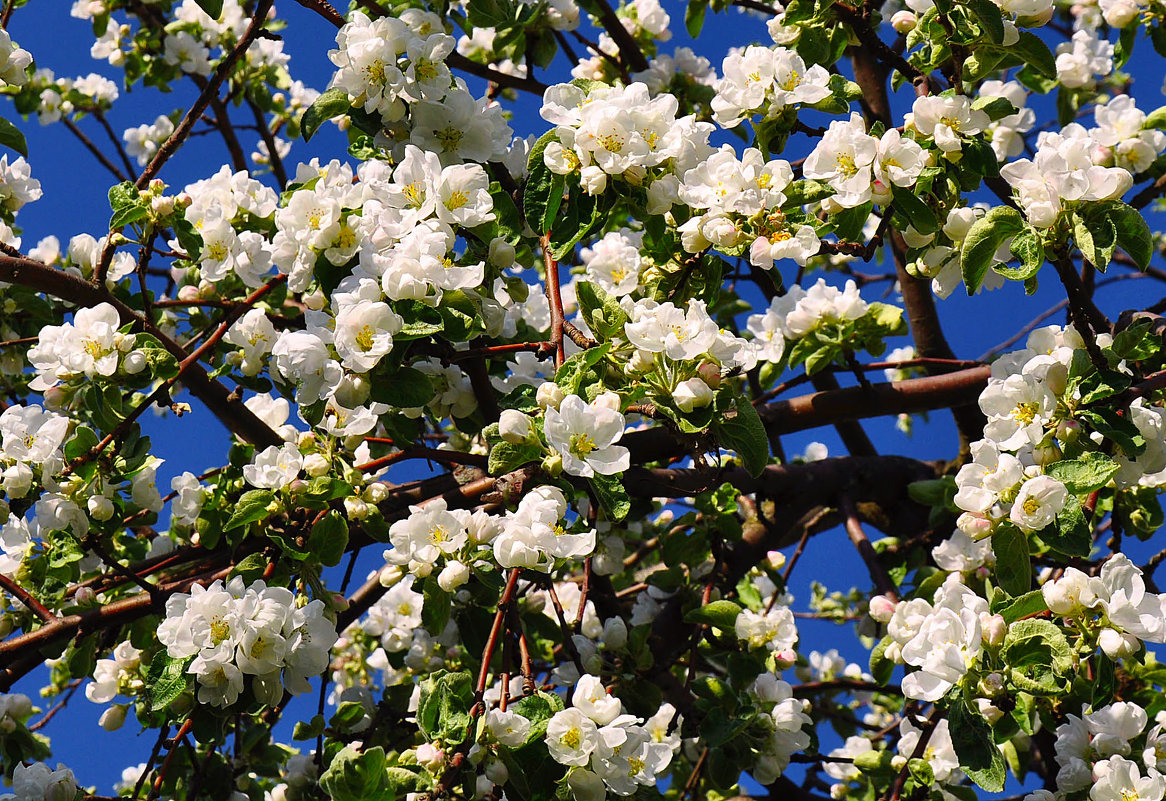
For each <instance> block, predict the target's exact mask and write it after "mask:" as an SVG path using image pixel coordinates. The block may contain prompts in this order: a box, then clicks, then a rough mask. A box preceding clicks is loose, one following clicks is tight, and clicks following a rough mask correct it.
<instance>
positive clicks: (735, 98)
mask: <svg viewBox="0 0 1166 801" xmlns="http://www.w3.org/2000/svg"><path fill="white" fill-rule="evenodd" d="M721 71H722V72H723V73H724V76H725V77H724V78H722V79H721V80H719V81H718V82H717V85H716V89H717V93H716V95H715V96H714V97H713V99H712V109H713V119H715V120H716V121H717V122H718V123H719V124H720V125H722V126H724V127H725V128H736V127H737V126H738V125H740V124H741V121H742V120H744V119H746V118H747V117H752V116H753V115H754V114H757V113H762V112H763V113H764V114H765V116H766V117H768V118H773V117H776V116H777V115H778V113H779V112H780V111H781V110H782V109H784V108H785V107H786V106H792V105H795V104H802V105H807V106H810V105H813V104H814V103H817V102H819V101H821V100H825V99H826V98H827V97H830V86H829V83H830V73H829V72H827V71H826V68H825V67H823V66H821V65H820V64H814V65H813V66H811V67H809V68H807V67H806V62H805V61H803V60H802V57H801V56H799V55H798V54H797V53H796V52H794V51H793V50H789V49H787V48H784V47H775V48H769V47H758V46H756V45H754V46H750V47H746V48H745V49H744V50H741V51H739V52H735V53H731V54H729V55H728V56H726V57H725V60H724V63H723V64H722V65H721Z"/></svg>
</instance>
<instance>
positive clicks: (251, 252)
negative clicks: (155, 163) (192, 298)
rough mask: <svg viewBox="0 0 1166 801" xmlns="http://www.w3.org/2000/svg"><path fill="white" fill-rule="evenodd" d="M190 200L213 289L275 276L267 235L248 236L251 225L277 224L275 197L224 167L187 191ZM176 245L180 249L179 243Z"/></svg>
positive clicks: (204, 271) (202, 271) (190, 218)
mask: <svg viewBox="0 0 1166 801" xmlns="http://www.w3.org/2000/svg"><path fill="white" fill-rule="evenodd" d="M162 124H163V123H162V122H161V120H159V121H158V122H157V123H155V125H162ZM184 194H185V195H186V196H187V197H189V198H190V201H191V202H190V205H189V206H187V207H186V210H185V211H184V212H183V216H184V217H185V219H186V221H187V222H189V223H190V224H191V225H193V226H194V228H195V230H196V231H198V233H199V235H200V236H201V237H202V251H201V252H200V254H199V257H198V267H199V275H200V276H201V278H202V280H203V282H206V284H207V285H213V284H217V283H219V282H220V281H223V280H226V279H227V278H229V277H232V276H234V277H237V278H238V279H239V280H240V281H242V282H243V284H245V285H246V286H250V287H257V286H259V285H260V284H262V283H263V276H264V275H265V274H266V273H267V272H269V271H270V270H271V262H272V246H271V244H270V243H268V242H267V241H266V239H265V237H264V236H263V235H262V234H261V233H259V232H257V231H252V230H247V225H246V223H247V222H248V221H249V220H252V219H253V220H268V219H270V218H271V215H273V214H274V213H275V210H276V207H277V206H278V205H279V198H278V197H277V196H276V194H275V191H274V190H273V189H271V188H270V187H267V186H264V185H263V184H262V183H261V182H259V181H257V180H255V179H254V178H252V177H251V176H250V175H249V174H248V173H247V172H246V171H239V172H236V173H232V172H231V170H230V168H228V167H226V166H224V167H222V168H221V169H220V170H219V171H218V172H217V173H215V174H214V175H213V176H211V177H210V178H206V179H204V180H201V181H196V182H195V183H193V184H191V185H189V186H187V187H186V189H185V190H184ZM171 244H172V246H174V247H176V248H178V249H180V247H179V245H178V243H177V242H174V243H171ZM200 289H210V286H200Z"/></svg>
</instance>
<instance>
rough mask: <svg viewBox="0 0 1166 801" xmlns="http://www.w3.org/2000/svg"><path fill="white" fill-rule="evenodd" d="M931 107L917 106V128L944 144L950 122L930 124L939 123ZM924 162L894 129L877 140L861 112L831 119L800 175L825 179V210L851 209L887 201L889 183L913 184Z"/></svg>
mask: <svg viewBox="0 0 1166 801" xmlns="http://www.w3.org/2000/svg"><path fill="white" fill-rule="evenodd" d="M920 99H923V98H920ZM964 100H966V98H964ZM918 105H919V104H918V101H916V106H918ZM934 111H935V110H934V109H931V108H930V107H928V108H927V110H926V111H924V110H923V109H922V108H916V110H915V115H916V118H915V126H916V129H917V130H919V131H920V133H924V134H926V135H928V136H931V135H934V134H935V133H936V131H937V130H938V131H940V132H941V133H940V138H941V140H943V141H945V142H946V141H948V140H949V139H950V138H952V137H954V134H950V135H947V136H945V134H944V133H943V132H944V131H945V130H948V129H950V126H946V128H944V127H941V128H939V129H936V128H935V127H934V124H931V123H933V122H934V123H935V124H938V118H935V115H934ZM933 118H934V119H933ZM985 119H986V118H985ZM919 126H922V127H919ZM957 127H958V126H957ZM926 166H927V156H926V154H925V153H924V151H923V148H922V147H920V145H919V144H918V143H917V142H915V141H914V140H913V139H911V138H909V137H905V136H903V135H902V134H900V133H899V131H898V130H897V129H895V128H892V129H890V130H888V131H887V132H886V133H884V134H883V135H882V137H879V138H875V137H873V136H871V135H870V134H868V133H867V131H866V123H865V122H863V119H862V115H861V114H858V113H857V112H855V113H852V114H851V115H850V119H848V120H834V121H833V122H831V123H830V127H829V128H827V129H826V132H825V133H824V134H822V137H821V138H820V139H819V140H818V144H817V145H815V147H814V150H813V151H812V152H811V153H810V155H809V156H808V157H807V158H806V161H805V163H804V164H803V165H802V174H803V175H805V177H807V178H814V179H816V180H819V181H825V182H826V183H827V184H828V185H829V186H830V187H831V188H832V189H833V190H834V194H833V195H832V196H831V197H829V198H826V199H825V200H824V201H823V205H822V208H824V209H825V210H827V211H830V212H834V211H838V210H840V209H850V208H855V207H857V206H861V205H863V204H864V203H866V202H868V201H871V200H874V201H875V202H878V203H886V202H888V201H889V200H890V198H891V192H892V190H891V186H892V185H893V186H899V187H904V188H905V187H910V186H913V185H914V184H915V181H916V180H918V178H919V175H920V173H922V172H923V168H924V167H926Z"/></svg>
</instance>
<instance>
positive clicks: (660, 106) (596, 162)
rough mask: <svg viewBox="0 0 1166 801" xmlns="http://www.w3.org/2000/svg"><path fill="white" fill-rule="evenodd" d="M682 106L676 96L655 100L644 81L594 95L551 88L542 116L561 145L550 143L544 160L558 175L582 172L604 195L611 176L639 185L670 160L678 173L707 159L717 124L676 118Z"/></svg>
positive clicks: (574, 88)
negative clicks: (649, 174) (706, 155)
mask: <svg viewBox="0 0 1166 801" xmlns="http://www.w3.org/2000/svg"><path fill="white" fill-rule="evenodd" d="M678 105H679V103H678V101H677V99H676V97H675V96H674V95H670V94H663V95H658V96H656V97H652V96H651V92H650V91H649V90H648V87H647V85H646V84H643V83H632V84H630V85H628V86H614V87H611V86H597V87H594V88H592V89H591V91H590V92H585V91H584V90H583V89H580V88H579V87H578V86H575V85H573V84H557V85H555V86H552V87H550V88H548V89H547V91H546V92H545V93H544V95H543V105H542V110H541V114H542V117H543V119H544V120H546V121H547V122H549V123H551V124H552V125H554V126H556V128H555V135H556V138H557V141H553V142H551V143H550V144H548V145H547V148H546V150H545V151H544V152H543V160H544V162H545V163H546V165H547V167H548V168H549V169H550V170H551V171H552V172H555V173H558V174H560V175H568V174H570V173H573V172H575V171H577V170H578V171H579V172H580V178H581V181H582V185H583V187H584V188H585V189H586V191H587V192H589V193H591V194H599V193H601V192H603V191H604V189H606V187H607V182H608V177H609V176H617V175H622V176H623V177H624V178H626V179H627V180H628V181H629V182H631V183H633V184H641V183H643V181H644V179H645V177H646V176H647V171H648V169H649V168H652V167H658V166H661V165H663V164H664V163H665V162H666V161H671V162H673V166H674V168H675V169H676V172H677V173H680V172H681V171H682V168H683V169H687V168H689V167H692V166H695V165H696V164H697V163H699V161H700V160H701V158H702V157H703V156H704V155H705V151H707V149H708V144H707V143H708V137H709V134H710V133H712V130H713V126H712V124H710V123H705V122H697V121H696V118H695V116H693V115H691V114H690V115H688V116H686V117H681V118H679V119H678V118H677V117H676V112H677V109H678Z"/></svg>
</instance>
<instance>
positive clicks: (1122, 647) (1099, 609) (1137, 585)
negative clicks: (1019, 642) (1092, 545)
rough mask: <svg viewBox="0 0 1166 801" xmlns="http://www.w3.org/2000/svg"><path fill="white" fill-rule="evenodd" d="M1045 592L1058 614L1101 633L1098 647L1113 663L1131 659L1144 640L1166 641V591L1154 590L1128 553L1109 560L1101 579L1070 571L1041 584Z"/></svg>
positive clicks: (1046, 597) (1050, 606)
mask: <svg viewBox="0 0 1166 801" xmlns="http://www.w3.org/2000/svg"><path fill="white" fill-rule="evenodd" d="M1041 594H1042V595H1043V596H1044V598H1045V603H1046V604H1048V607H1049V609H1050V610H1051V611H1052V613H1053V614H1054V615H1061V616H1064V617H1066V618H1070V619H1077V620H1079V621H1087V625H1090V627H1091V628H1094V629H1096V630H1097V641H1098V645H1099V646H1100V648H1101V650H1102V651H1104V652H1105V654H1106V656H1108V657H1110V658H1111V659H1120V658H1122V657H1127V656H1132V655H1133V654H1135V653H1137V652H1138V650H1140V649H1141V647H1142V641H1146V642H1158V643H1161V642H1166V593H1155V592H1150V591H1149V590H1148V589H1147V588H1146V582H1145V579H1143V578H1142V571H1141V570H1140V569H1139V568H1138V567H1137V566H1136V565H1135V564H1134V563H1133V562H1131V561H1130V560H1129V557H1127V556H1126V555H1125V554H1123V553H1116V554H1114V555H1113V556H1111V557H1110V558H1109V559H1107V560H1106V561H1105V564H1104V565H1102V566H1101V572H1100V573H1099V574H1098V575H1097V576H1089V575H1087V574H1086V573H1083V572H1081V571H1080V570H1078V569H1077V568H1075V567H1067V568H1065V571H1064V573H1062V574H1061V576H1060V577H1059V578H1057V579H1055V580H1051V581H1047V582H1045V583H1044V584H1043V585H1042V586H1041Z"/></svg>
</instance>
